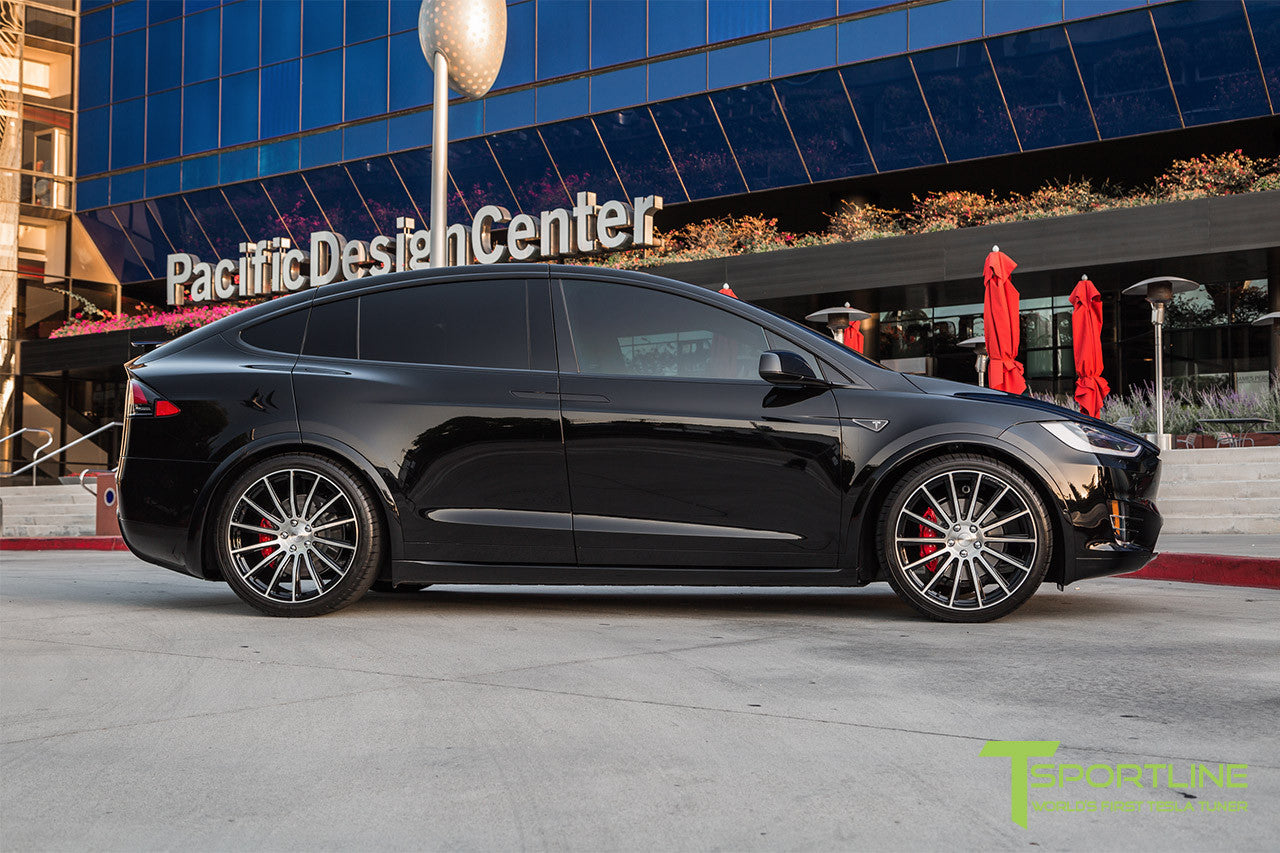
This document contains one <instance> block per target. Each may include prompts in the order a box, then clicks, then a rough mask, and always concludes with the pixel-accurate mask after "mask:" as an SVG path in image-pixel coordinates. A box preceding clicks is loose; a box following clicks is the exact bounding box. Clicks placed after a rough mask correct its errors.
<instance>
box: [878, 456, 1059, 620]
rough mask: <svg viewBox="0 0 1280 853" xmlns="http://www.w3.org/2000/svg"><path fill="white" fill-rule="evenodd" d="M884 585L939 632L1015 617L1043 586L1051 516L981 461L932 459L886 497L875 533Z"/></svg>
mask: <svg viewBox="0 0 1280 853" xmlns="http://www.w3.org/2000/svg"><path fill="white" fill-rule="evenodd" d="M878 541H879V546H880V553H881V555H882V559H883V560H884V561H885V569H886V570H887V573H888V577H889V583H890V585H892V586H893V588H894V591H895V592H897V593H898V595H899V596H900V597H902V598H903V599H904V600H906V602H907V603H908V604H910V605H911V606H912V607H914V608H915V609H916V610H918V611H920V612H921V613H923V614H925V615H926V616H929V617H930V618H932V619H937V620H940V621H944V622H987V621H990V620H992V619H998V618H999V617H1001V616H1004V615H1005V614H1007V613H1010V612H1012V611H1014V610H1016V609H1017V608H1018V607H1020V606H1021V605H1022V603H1023V602H1025V601H1026V600H1027V599H1028V598H1030V597H1031V594H1032V593H1034V592H1035V591H1036V588H1037V587H1039V586H1040V582H1041V581H1043V580H1044V576H1045V573H1046V572H1047V571H1048V568H1049V560H1050V558H1051V557H1052V553H1053V533H1052V528H1051V526H1050V520H1049V514H1048V512H1047V510H1046V508H1045V506H1044V502H1043V501H1042V500H1041V498H1040V496H1039V494H1037V492H1036V490H1035V488H1033V487H1032V485H1031V483H1030V482H1028V480H1027V479H1026V477H1024V476H1023V475H1022V474H1021V473H1019V472H1018V471H1016V470H1014V469H1013V468H1012V467H1010V466H1008V465H1006V464H1004V463H1002V462H998V461H996V460H994V459H989V458H986V457H982V456H972V455H952V456H945V457H941V458H938V459H932V460H930V461H928V462H926V463H924V464H922V465H920V466H918V467H916V468H914V469H913V470H911V471H910V472H908V473H907V475H906V476H905V477H903V478H902V479H901V480H900V481H899V482H898V483H897V484H896V485H895V486H894V488H893V489H892V491H890V493H889V496H888V499H887V501H886V502H885V506H884V509H883V510H882V511H881V515H880V524H879V540H878Z"/></svg>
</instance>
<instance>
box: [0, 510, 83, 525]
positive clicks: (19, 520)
mask: <svg viewBox="0 0 1280 853" xmlns="http://www.w3.org/2000/svg"><path fill="white" fill-rule="evenodd" d="M52 509H53V510H54V511H53V512H50V511H49V509H47V508H45V507H41V508H40V509H39V510H38V511H36V510H33V509H32V508H31V507H25V508H23V509H22V510H20V511H16V512H15V511H14V510H11V509H8V508H7V507H6V508H5V510H4V526H5V527H8V526H9V525H10V524H45V523H48V524H73V523H74V524H79V523H81V522H85V521H87V522H90V523H92V522H93V520H94V519H95V518H97V511H96V510H95V509H94V508H93V507H90V508H89V509H88V510H81V509H76V508H75V507H52Z"/></svg>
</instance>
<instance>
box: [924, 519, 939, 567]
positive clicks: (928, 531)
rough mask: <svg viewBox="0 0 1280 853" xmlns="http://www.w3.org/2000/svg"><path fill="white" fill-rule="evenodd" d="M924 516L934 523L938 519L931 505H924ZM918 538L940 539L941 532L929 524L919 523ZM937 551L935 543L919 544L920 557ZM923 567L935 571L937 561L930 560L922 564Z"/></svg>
mask: <svg viewBox="0 0 1280 853" xmlns="http://www.w3.org/2000/svg"><path fill="white" fill-rule="evenodd" d="M924 517H925V518H927V519H929V520H930V521H932V522H934V523H935V524H936V523H937V521H938V514H937V513H935V512H934V511H933V507H925V510H924ZM920 538H921V539H941V538H942V534H940V533H939V532H938V531H936V530H934V529H933V528H932V527H930V526H929V525H927V524H922V525H920ZM937 551H938V546H937V545H921V546H920V556H921V557H927V556H929V555H930V554H934V553H937ZM924 567H925V568H926V569H928V570H929V571H931V572H936V571H937V570H938V561H937V560H930V561H929V562H927V563H925V564H924Z"/></svg>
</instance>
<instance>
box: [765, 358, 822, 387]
mask: <svg viewBox="0 0 1280 853" xmlns="http://www.w3.org/2000/svg"><path fill="white" fill-rule="evenodd" d="M760 378H761V379H763V380H765V381H766V382H771V383H773V384H774V385H793V386H795V385H810V386H812V385H823V386H825V385H826V384H827V383H825V382H823V381H822V380H821V379H819V378H818V377H816V376H814V375H813V369H812V368H811V367H809V362H807V361H805V360H804V359H803V358H802V357H801V356H799V355H796V354H795V353H793V352H788V351H786V350H770V351H768V352H762V353H760Z"/></svg>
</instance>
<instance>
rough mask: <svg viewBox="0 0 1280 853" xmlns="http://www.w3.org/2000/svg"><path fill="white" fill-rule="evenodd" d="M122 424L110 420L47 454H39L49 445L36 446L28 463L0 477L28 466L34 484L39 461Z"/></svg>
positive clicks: (1, 475) (12, 475)
mask: <svg viewBox="0 0 1280 853" xmlns="http://www.w3.org/2000/svg"><path fill="white" fill-rule="evenodd" d="M122 426H124V422H123V421H112V422H111V423H109V424H106V425H104V426H100V427H98V428H97V429H95V430H94V431H93V432H90V433H86V434H85V435H82V436H80V437H79V438H77V439H76V440H75V441H72V442H68V443H67V444H64V445H62V446H61V447H59V448H58V449H57V450H54V451H52V452H51V453H49V454H48V455H47V456H41V455H40V451H41V450H44V448H45V447H48V446H49V445H48V444H45V445H43V446H42V447H39V448H37V449H36V452H35V453H33V454H32V455H31V462H30V464H27V465H23V466H22V467H21V468H19V469H18V470H17V471H10V472H9V473H8V474H0V477H14V476H17V475H18V474H21V473H22V472H23V471H26V470H27V469H28V468H30V469H31V480H32V483H31V484H32V485H35V479H36V466H37V465H39V464H40V463H41V462H44V461H45V460H48V459H52V458H53V457H55V456H58V455H60V454H62V453H66V452H67V451H68V450H70V449H71V448H73V447H75V446H76V445H77V444H79V443H80V442H82V441H88V440H89V439H91V438H93V437H94V436H95V435H97V434H98V433H100V432H106V431H107V430H109V429H112V428H113V427H122ZM50 444H52V441H51V442H50Z"/></svg>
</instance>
